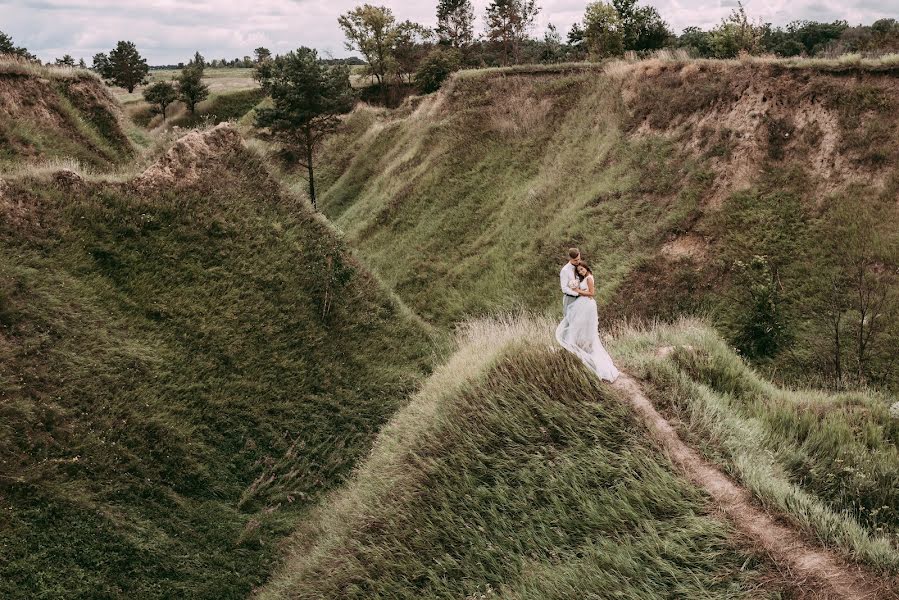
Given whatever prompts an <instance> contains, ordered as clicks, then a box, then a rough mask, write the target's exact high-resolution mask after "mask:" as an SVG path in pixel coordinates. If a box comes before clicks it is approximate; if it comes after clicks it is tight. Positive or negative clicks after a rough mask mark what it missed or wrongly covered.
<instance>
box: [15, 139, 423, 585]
mask: <svg viewBox="0 0 899 600" xmlns="http://www.w3.org/2000/svg"><path fill="white" fill-rule="evenodd" d="M0 247H2V250H0V514H2V518H0V596H2V597H4V598H61V597H67V598H74V597H78V598H88V597H90V598H101V597H102V598H117V597H133V598H216V599H220V598H239V597H245V596H246V594H247V593H248V592H249V590H250V589H251V588H252V587H253V586H254V585H257V584H259V583H260V582H261V581H262V580H263V578H264V577H265V575H266V573H267V571H268V569H269V568H270V565H271V561H272V559H273V556H274V554H275V546H274V542H275V541H276V540H277V539H278V538H279V536H281V535H283V534H285V533H286V532H287V531H289V530H290V529H291V528H292V526H293V524H294V523H295V521H296V519H297V518H298V517H299V516H300V515H302V513H303V512H304V511H305V509H306V507H308V506H309V505H310V503H312V502H314V501H316V500H317V497H318V496H319V495H320V494H321V493H322V492H323V491H325V490H327V489H328V488H330V487H332V486H333V485H335V484H336V483H337V482H339V481H341V479H342V478H343V477H344V475H345V474H346V473H347V471H348V469H349V468H350V467H351V466H352V465H353V464H354V463H355V462H356V461H357V460H358V459H359V458H360V457H362V456H364V455H365V454H366V452H367V451H368V450H369V446H370V443H371V441H372V439H373V437H374V435H375V432H376V431H377V430H378V428H379V427H380V425H381V424H382V423H384V422H385V421H386V420H387V419H388V418H389V417H390V415H392V414H393V412H394V411H395V410H396V408H397V407H399V406H400V405H401V404H402V403H403V402H404V399H405V398H406V397H407V396H408V394H409V393H410V391H411V390H412V389H413V388H414V386H415V385H416V382H417V381H418V379H419V377H420V376H421V375H422V374H423V373H424V372H425V371H426V370H427V369H428V368H429V364H430V360H431V353H432V343H431V340H430V338H429V334H428V333H427V331H426V329H425V328H424V326H422V325H421V324H419V322H418V321H417V320H416V319H415V318H414V317H413V316H412V315H411V314H410V313H408V311H406V310H405V309H403V307H402V306H400V305H399V304H398V303H397V302H396V301H395V300H393V299H392V297H391V295H390V293H389V292H387V291H386V290H385V289H384V288H383V287H382V286H381V285H380V284H379V283H378V282H377V281H376V280H375V279H373V278H372V276H371V275H370V274H369V273H367V272H366V270H365V269H364V268H363V267H362V266H361V265H360V264H359V263H358V262H357V261H355V260H354V259H353V258H352V256H350V255H349V254H348V253H347V251H346V248H345V247H344V245H343V244H342V243H341V242H340V241H339V239H338V238H337V237H335V235H334V233H333V232H332V230H331V229H330V228H329V227H328V226H327V225H326V224H325V223H324V222H323V220H321V219H320V218H319V217H317V216H315V215H313V214H311V213H310V212H309V211H308V210H307V209H306V208H305V206H304V205H303V204H302V203H300V202H296V201H295V200H293V199H292V198H291V197H289V196H286V195H284V194H283V193H282V192H281V190H280V188H279V187H278V185H277V184H276V183H275V182H273V181H272V180H271V179H270V178H269V177H268V174H267V172H266V170H265V168H264V166H263V165H262V164H261V163H260V162H259V161H258V160H257V159H256V157H255V156H254V155H252V154H250V153H248V152H247V151H246V150H244V149H243V148H242V147H241V145H240V142H239V136H237V134H236V133H234V132H233V131H231V130H229V129H227V128H218V129H216V130H213V131H212V132H208V133H194V134H191V135H189V136H187V137H185V138H184V139H183V140H181V141H180V142H179V143H178V144H177V145H176V146H175V147H174V148H173V149H172V150H171V151H170V152H168V153H167V154H166V155H165V156H164V157H163V158H162V159H161V160H160V162H159V163H158V164H157V165H155V166H154V167H153V168H151V169H149V170H148V171H147V173H146V174H145V175H144V176H142V177H141V178H138V179H137V180H135V181H134V182H128V183H103V182H93V183H88V182H85V181H82V180H79V179H78V178H77V177H73V176H71V175H68V176H66V177H60V178H58V179H55V180H54V179H52V178H51V179H27V178H26V179H20V180H9V181H6V182H4V183H3V184H2V185H0Z"/></svg>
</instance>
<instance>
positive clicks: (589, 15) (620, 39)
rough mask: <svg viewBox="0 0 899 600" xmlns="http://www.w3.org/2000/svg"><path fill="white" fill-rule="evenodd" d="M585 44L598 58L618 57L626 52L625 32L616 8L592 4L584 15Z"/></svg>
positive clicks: (599, 3)
mask: <svg viewBox="0 0 899 600" xmlns="http://www.w3.org/2000/svg"><path fill="white" fill-rule="evenodd" d="M584 42H585V43H586V44H587V48H588V49H589V51H590V53H591V54H592V55H593V56H595V57H596V58H606V57H609V56H618V55H619V54H621V53H622V52H624V30H623V27H622V23H621V16H620V15H619V14H618V11H617V10H615V7H614V6H612V5H611V4H606V3H605V2H591V3H590V4H588V5H587V11H586V12H585V13H584Z"/></svg>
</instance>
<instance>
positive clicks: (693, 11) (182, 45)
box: [0, 0, 899, 65]
mask: <svg viewBox="0 0 899 600" xmlns="http://www.w3.org/2000/svg"><path fill="white" fill-rule="evenodd" d="M364 1H366V0H242V1H239V2H234V1H231V0H224V1H223V0H216V1H211V0H199V1H192V0H131V1H127V0H126V1H123V0H95V1H90V0H0V31H4V32H5V33H7V34H8V35H11V36H12V38H13V40H14V41H15V42H16V44H17V45H20V46H25V47H27V48H28V49H29V50H31V51H32V52H33V53H35V54H37V55H38V56H39V57H40V58H41V59H43V60H45V61H48V60H51V59H54V58H57V57H61V56H62V55H63V54H66V53H68V54H71V55H73V56H74V57H75V58H80V57H84V59H85V60H86V61H87V62H88V63H90V59H91V57H92V56H93V55H94V54H95V53H96V52H100V51H108V50H109V49H110V48H112V47H113V46H114V45H115V43H116V41H118V40H120V39H128V40H131V41H133V42H135V43H136V44H137V46H138V49H139V50H140V51H141V52H142V53H143V54H144V56H146V57H147V59H148V61H149V62H150V64H151V65H154V64H170V63H177V62H180V61H184V60H186V59H188V58H189V57H190V56H191V55H192V54H193V52H194V51H195V50H199V51H200V52H201V53H202V54H203V55H204V56H206V58H208V59H212V58H223V57H227V58H234V57H236V56H244V55H248V54H251V53H252V50H253V48H256V47H257V46H266V47H267V48H269V49H271V50H273V51H274V52H276V53H279V52H286V51H288V50H292V49H294V48H297V47H298V46H311V47H314V48H317V49H318V50H319V51H321V52H323V53H325V54H330V55H333V56H337V57H341V56H347V55H348V52H347V51H346V50H345V49H344V47H343V36H342V34H341V32H340V30H339V28H338V27H337V17H338V15H340V14H341V13H343V12H346V11H347V10H349V9H351V8H352V7H354V6H356V5H358V4H362V3H363V2H364ZM367 1H368V2H369V3H370V4H382V5H386V6H389V7H391V8H392V9H393V11H394V14H396V16H397V18H398V19H400V20H405V19H411V20H413V21H418V22H420V23H423V24H426V25H433V24H434V22H435V18H434V6H435V5H436V0H424V1H410V0H405V1H404V0H367ZM647 1H648V2H649V3H651V4H653V5H654V6H655V7H656V8H658V9H659V12H661V14H662V16H663V17H664V18H665V19H666V20H667V21H668V22H669V23H670V24H671V25H672V26H673V28H674V29H675V31H677V32H680V31H681V30H682V29H683V28H684V27H687V26H689V25H698V26H701V27H708V26H710V25H714V24H716V23H718V22H719V21H720V20H721V18H722V17H725V16H726V15H727V14H728V13H729V12H730V11H731V9H732V7H733V6H735V5H736V0H644V2H647ZM586 2H587V0H538V3H539V4H540V5H541V6H542V8H543V10H542V12H541V13H540V17H539V19H538V26H537V28H536V31H535V33H537V34H539V33H541V32H542V31H543V29H544V28H545V27H546V25H547V23H553V24H555V25H556V26H557V27H558V28H559V29H560V30H562V31H563V32H565V31H567V30H568V28H569V27H570V26H571V24H572V23H574V22H575V21H577V20H579V19H580V17H581V16H582V15H583V12H584V6H585V4H586ZM487 3H488V0H474V5H475V13H476V16H477V19H478V23H477V28H478V29H480V28H481V27H482V26H483V18H482V16H481V15H482V13H483V12H484V7H485V6H486V5H487ZM745 5H746V7H747V10H748V11H749V14H750V16H752V17H753V18H761V19H762V20H763V21H766V22H771V23H775V24H784V23H787V22H789V21H792V20H794V19H815V20H819V21H832V20H834V19H845V20H847V21H849V23H850V24H858V23H871V22H872V21H874V20H876V19H879V18H883V17H888V16H889V17H899V0H746V2H745Z"/></svg>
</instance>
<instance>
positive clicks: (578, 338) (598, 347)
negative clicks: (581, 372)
mask: <svg viewBox="0 0 899 600" xmlns="http://www.w3.org/2000/svg"><path fill="white" fill-rule="evenodd" d="M580 288H581V289H582V290H586V289H588V288H587V281H586V280H584V281H582V282H581V285H580ZM556 340H558V342H559V344H561V345H562V347H563V348H565V349H566V350H568V351H569V352H571V353H572V354H574V355H575V356H577V357H578V358H579V359H581V361H582V362H583V363H584V364H585V365H587V368H589V369H590V370H591V371H593V372H594V373H596V374H597V375H598V376H599V378H600V379H604V380H606V381H615V380H616V379H618V375H619V372H618V369H616V368H615V363H613V362H612V357H611V356H609V353H608V352H606V349H605V348H604V347H603V345H602V341H601V340H600V339H599V313H598V312H597V308H596V300H594V299H593V298H588V297H587V296H581V297H579V298H578V299H577V300H575V301H574V302H572V303H571V305H570V306H569V307H568V313H567V314H566V315H565V318H564V319H562V322H561V323H559V326H558V327H557V328H556Z"/></svg>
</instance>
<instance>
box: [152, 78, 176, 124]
mask: <svg viewBox="0 0 899 600" xmlns="http://www.w3.org/2000/svg"><path fill="white" fill-rule="evenodd" d="M177 99H178V91H177V90H176V89H175V86H174V85H172V84H171V83H169V82H167V81H157V82H156V83H154V84H153V85H151V86H149V87H147V88H146V89H145V90H144V100H146V101H147V102H148V103H150V104H152V105H155V106H154V107H155V108H156V110H157V112H158V113H159V114H161V115H162V120H163V121H165V109H166V107H168V105H169V104H171V103H172V102H174V101H175V100H177Z"/></svg>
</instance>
